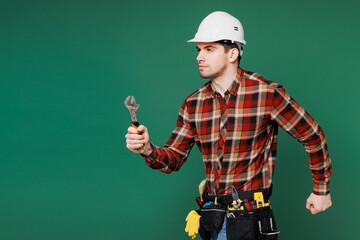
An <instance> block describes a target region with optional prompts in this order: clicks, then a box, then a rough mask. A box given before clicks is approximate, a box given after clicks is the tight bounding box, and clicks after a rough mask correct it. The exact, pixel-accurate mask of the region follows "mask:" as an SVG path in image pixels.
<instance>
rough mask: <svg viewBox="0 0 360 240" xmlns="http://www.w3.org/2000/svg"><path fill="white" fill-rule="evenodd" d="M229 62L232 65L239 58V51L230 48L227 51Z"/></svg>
mask: <svg viewBox="0 0 360 240" xmlns="http://www.w3.org/2000/svg"><path fill="white" fill-rule="evenodd" d="M229 53H230V55H229V62H231V63H233V62H235V61H236V59H237V58H238V56H239V50H238V49H237V48H232V49H230V50H229Z"/></svg>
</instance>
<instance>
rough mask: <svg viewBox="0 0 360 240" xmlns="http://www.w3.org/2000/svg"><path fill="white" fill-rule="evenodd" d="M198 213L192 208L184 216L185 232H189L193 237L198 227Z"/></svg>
mask: <svg viewBox="0 0 360 240" xmlns="http://www.w3.org/2000/svg"><path fill="white" fill-rule="evenodd" d="M200 217H201V216H200V215H199V214H198V213H197V212H196V211H195V210H192V211H191V212H189V214H188V215H187V217H186V221H187V223H186V227H185V232H187V233H189V237H191V239H194V238H195V237H196V234H197V233H198V232H199V227H200Z"/></svg>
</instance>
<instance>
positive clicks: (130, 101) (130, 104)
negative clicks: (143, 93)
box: [124, 96, 145, 153]
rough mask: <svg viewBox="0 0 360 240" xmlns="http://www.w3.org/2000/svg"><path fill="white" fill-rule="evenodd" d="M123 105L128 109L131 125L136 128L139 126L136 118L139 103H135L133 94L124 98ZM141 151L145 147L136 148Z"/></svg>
mask: <svg viewBox="0 0 360 240" xmlns="http://www.w3.org/2000/svg"><path fill="white" fill-rule="evenodd" d="M124 104H125V107H126V108H127V109H128V110H129V112H130V115H131V123H132V126H133V127H134V128H136V129H137V128H138V127H139V126H140V124H139V122H138V120H137V114H136V112H137V110H138V108H139V106H140V104H136V101H135V98H134V97H133V96H128V97H127V98H126V99H125V102H124ZM138 150H139V151H140V153H141V152H144V150H145V148H144V146H143V147H141V148H139V149H138Z"/></svg>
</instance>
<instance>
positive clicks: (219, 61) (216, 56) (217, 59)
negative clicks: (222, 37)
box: [196, 42, 228, 78]
mask: <svg viewBox="0 0 360 240" xmlns="http://www.w3.org/2000/svg"><path fill="white" fill-rule="evenodd" d="M196 49H197V50H198V52H199V54H198V56H197V58H196V60H197V62H198V65H199V71H200V76H201V77H202V78H216V77H219V76H221V75H222V74H223V73H224V71H225V69H226V67H227V65H226V63H227V62H228V54H227V53H225V50H224V47H223V46H222V45H221V44H219V43H214V42H208V43H204V42H199V43H198V44H197V46H196Z"/></svg>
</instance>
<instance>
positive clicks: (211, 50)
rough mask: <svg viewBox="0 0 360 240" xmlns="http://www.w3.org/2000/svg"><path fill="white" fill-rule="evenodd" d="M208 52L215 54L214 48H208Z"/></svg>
mask: <svg viewBox="0 0 360 240" xmlns="http://www.w3.org/2000/svg"><path fill="white" fill-rule="evenodd" d="M206 51H208V52H213V51H214V50H213V49H212V48H207V49H206Z"/></svg>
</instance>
